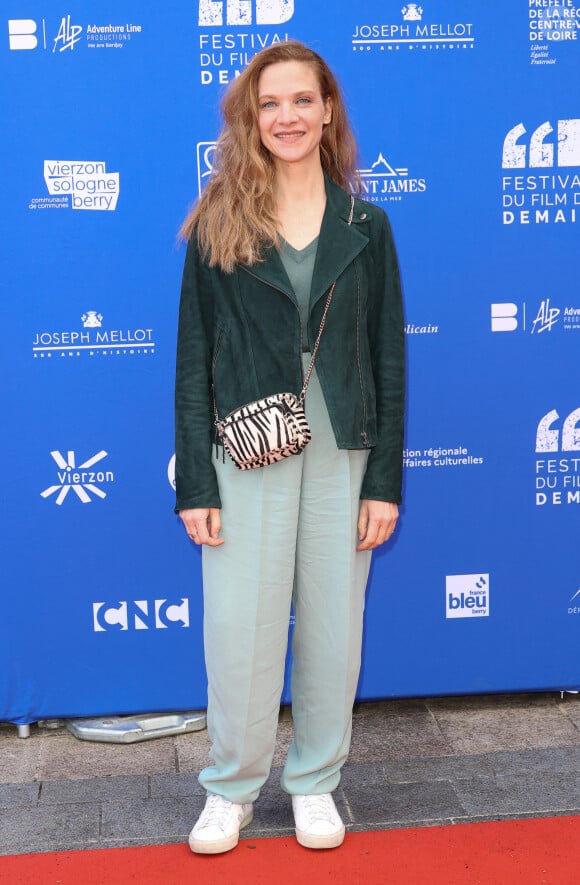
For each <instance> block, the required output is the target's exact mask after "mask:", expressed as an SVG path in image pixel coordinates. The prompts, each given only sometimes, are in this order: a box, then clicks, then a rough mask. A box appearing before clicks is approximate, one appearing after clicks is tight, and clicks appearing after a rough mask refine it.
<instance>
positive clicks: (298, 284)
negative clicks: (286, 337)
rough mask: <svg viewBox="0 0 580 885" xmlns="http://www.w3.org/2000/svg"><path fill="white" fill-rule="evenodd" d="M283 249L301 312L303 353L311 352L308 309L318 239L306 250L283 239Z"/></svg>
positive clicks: (289, 276) (287, 269)
mask: <svg viewBox="0 0 580 885" xmlns="http://www.w3.org/2000/svg"><path fill="white" fill-rule="evenodd" d="M280 240H281V242H282V249H281V251H280V258H281V259H282V264H283V265H284V270H285V271H286V273H287V274H288V279H289V280H290V282H291V283H292V288H293V289H294V294H295V295H296V300H297V301H298V309H299V310H300V323H301V325H302V352H303V353H305V352H306V351H308V350H310V345H309V343H308V307H309V304H310V289H311V288H312V273H313V271H314V262H315V260H316V251H317V249H318V237H316V239H315V240H312V242H311V243H309V244H308V246H306V247H305V248H304V249H295V248H294V246H291V245H290V243H287V242H286V240H284V239H283V238H282V237H280Z"/></svg>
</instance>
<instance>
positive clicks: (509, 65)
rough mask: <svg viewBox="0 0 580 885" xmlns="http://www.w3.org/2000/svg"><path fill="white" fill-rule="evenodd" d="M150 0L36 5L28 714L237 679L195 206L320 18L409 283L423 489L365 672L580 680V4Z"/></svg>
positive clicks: (19, 564) (88, 709) (10, 280)
mask: <svg viewBox="0 0 580 885" xmlns="http://www.w3.org/2000/svg"><path fill="white" fill-rule="evenodd" d="M512 6H513V8H512ZM133 7H134V4H133V6H131V4H126V3H124V2H121V3H120V4H118V3H117V4H112V3H109V2H107V3H100V4H96V3H94V2H89V3H87V4H84V5H83V9H82V10H76V11H75V10H74V9H67V8H66V7H63V6H61V5H59V3H57V2H55V0H45V2H44V3H42V4H38V3H33V4H32V5H31V6H30V7H25V6H23V5H22V4H21V3H20V2H12V3H11V5H10V4H9V6H8V7H6V9H5V18H4V25H3V27H4V28H5V40H4V45H3V47H2V48H1V49H0V60H1V63H2V65H3V73H4V74H5V82H7V83H9V84H10V89H9V90H8V91H7V100H6V105H5V113H6V120H5V121H4V122H5V128H6V131H9V132H10V138H9V139H8V138H7V139H5V140H4V142H3V144H2V146H1V147H0V151H4V152H5V155H3V162H4V169H5V176H4V184H5V191H6V194H5V199H4V204H3V207H4V210H5V215H6V216H7V218H6V235H5V245H6V247H7V254H8V256H9V261H8V262H7V265H6V272H5V274H4V276H3V286H4V288H3V299H2V303H3V310H4V313H5V316H4V318H3V320H4V321H3V325H2V329H3V336H4V338H3V354H4V357H5V359H6V367H5V371H4V373H3V377H4V379H5V381H6V391H7V392H6V397H5V411H4V414H3V418H4V426H5V428H11V430H10V431H9V432H6V433H5V434H4V435H3V440H2V446H3V451H2V455H3V458H4V463H6V464H13V465H20V466H19V468H18V469H14V470H12V471H10V472H9V475H8V478H7V479H6V482H5V488H4V492H3V494H4V498H5V500H6V503H7V507H6V513H7V520H6V525H5V526H4V534H5V537H6V538H7V540H8V541H9V544H8V550H9V555H8V565H7V579H6V580H7V586H8V587H12V588H14V592H12V591H10V592H9V593H8V594H7V596H8V598H7V601H6V605H7V611H6V617H5V618H4V619H3V621H4V626H3V627H1V628H0V633H1V631H4V632H5V634H6V635H4V636H1V635H0V639H1V640H3V641H0V720H3V719H6V720H9V721H14V722H19V721H20V722H26V721H33V720H34V719H40V718H43V719H44V718H51V717H53V716H62V715H70V716H81V715H88V716H89V715H95V716H96V715H101V714H102V715H105V714H108V713H110V712H111V711H113V710H114V711H115V712H118V713H125V712H126V713H132V712H143V711H147V710H178V709H192V708H195V707H196V706H203V705H204V704H205V700H206V685H205V672H204V667H203V649H202V610H201V568H200V551H199V550H198V549H197V548H196V547H195V545H192V544H190V543H189V541H188V540H187V538H186V536H185V534H184V532H183V530H182V528H181V526H180V522H179V520H178V517H177V516H175V514H174V513H173V505H174V490H175V458H174V456H173V454H172V453H173V451H174V447H173V446H174V441H173V418H172V385H173V372H174V346H175V333H176V319H177V302H178V296H179V285H180V278H181V269H182V262H183V257H184V250H183V248H181V247H180V246H179V244H178V243H177V242H176V232H177V230H178V229H179V225H180V222H181V220H182V218H183V215H184V213H185V212H186V211H187V206H188V205H190V204H191V202H192V201H193V200H195V199H196V197H197V196H198V195H199V194H200V193H201V191H202V189H203V187H204V186H205V184H206V182H207V180H208V179H209V178H210V177H211V175H212V171H213V158H214V151H215V147H216V139H217V136H218V128H217V126H218V112H217V108H218V104H219V101H220V99H221V96H222V95H223V92H224V90H225V88H226V87H227V84H228V83H230V82H231V81H232V80H233V79H234V78H235V77H236V76H238V75H239V73H240V72H241V71H242V70H243V69H244V67H245V66H246V64H247V63H248V61H249V60H250V58H251V57H252V55H253V54H254V53H255V52H256V51H258V50H259V49H261V48H264V47H267V46H271V45H274V44H277V43H279V42H281V41H283V40H286V39H288V38H298V39H302V40H304V41H305V42H308V43H310V44H311V45H312V46H313V47H314V48H315V49H316V50H318V51H320V52H321V54H322V55H323V56H325V57H327V58H328V60H329V61H330V62H331V64H332V66H333V68H334V70H335V71H336V73H337V75H338V78H339V80H340V81H341V83H342V84H343V86H344V89H345V93H346V96H347V100H348V104H349V108H350V113H351V116H352V121H353V125H354V129H355V132H356V134H357V139H358V143H359V162H358V166H359V174H360V178H361V182H362V196H363V197H364V198H365V199H367V200H369V201H371V202H373V203H375V204H377V205H378V206H379V207H381V208H382V209H384V210H385V211H386V212H387V213H388V215H389V218H390V221H391V224H392V227H393V231H394V235H395V239H396V242H397V246H398V252H399V258H400V264H401V268H402V274H403V283H404V292H405V302H406V319H405V333H406V341H407V352H408V358H409V371H408V390H409V410H408V416H407V436H406V442H405V451H404V467H405V493H404V505H403V508H402V516H401V520H400V525H399V527H398V529H397V532H396V534H395V539H394V540H393V541H392V542H390V543H389V545H388V546H387V547H386V548H385V550H384V553H381V555H379V556H376V558H375V561H374V566H373V570H372V586H371V589H370V593H369V599H368V605H367V632H366V640H365V650H364V655H365V662H364V664H365V665H364V667H363V675H362V677H361V682H360V685H359V696H360V697H361V698H376V697H394V696H399V697H404V696H415V697H416V696H422V695H430V694H454V693H470V692H479V691H485V692H493V691H510V690H512V691H520V690H525V691H528V690H536V689H538V690H549V689H560V688H562V689H575V688H580V657H579V656H578V653H577V633H576V625H577V621H576V620H575V616H576V615H577V614H578V613H580V597H579V594H580V590H579V589H578V586H579V581H580V571H579V567H578V566H579V563H578V554H577V548H578V533H577V525H578V513H579V510H578V508H577V507H576V506H574V505H577V504H580V400H579V394H578V384H577V374H578V373H577V353H578V342H579V341H580V338H579V337H578V336H579V334H580V291H579V287H578V271H577V254H578V229H579V228H578V221H579V220H580V101H579V100H578V98H577V96H576V92H577V90H575V89H574V84H576V83H577V82H579V81H580V52H579V46H580V43H579V40H580V38H579V37H578V30H579V24H580V18H579V10H580V6H578V4H576V3H574V2H572V0H558V2H556V0H554V2H552V0H550V2H548V0H529V2H527V3H524V4H508V5H507V6H505V7H502V14H501V27H499V26H498V13H497V10H496V9H494V8H492V5H489V4H488V5H486V4H481V3H476V2H475V0H464V2H456V0H424V2H422V3H407V2H402V0H399V2H394V0H385V2H384V3H381V4H377V3H375V2H371V0H360V2H359V3H357V4H353V3H351V2H347V0H337V2H336V3H334V4H333V6H332V9H331V10H329V8H327V7H326V6H323V5H320V4H312V3H306V2H305V0H194V2H191V0H187V2H185V0H178V2H177V3H176V4H174V5H173V7H172V12H171V16H170V18H169V19H168V18H167V12H166V10H165V9H164V8H161V7H159V8H157V7H155V5H148V6H147V8H140V10H139V12H138V13H136V12H135V9H134V8H133ZM330 18H331V19H332V27H331V28H330V27H329V20H330ZM99 59H100V61H99ZM51 158H52V159H51ZM49 210H50V211H49ZM54 210H59V211H54ZM61 210H62V211H61ZM22 465H25V469H24V470H22V469H21V467H22ZM478 569H484V570H485V571H484V572H480V571H478ZM492 581H493V606H491V605H490V585H491V582H492ZM375 588H376V589H375ZM443 594H444V597H445V603H444V604H443ZM524 600H525V602H524ZM47 612H50V613H51V614H50V615H47ZM47 618H50V622H51V623H50V629H49V630H47ZM514 631H515V632H516V633H517V635H518V636H519V637H521V642H520V645H519V647H518V654H517V655H515V654H513V649H511V648H510V647H509V644H506V642H505V636H506V635H508V633H509V634H510V635H513V634H514ZM385 637H388V641H386V639H385ZM540 645H541V647H548V646H549V647H550V648H552V649H553V654H552V655H551V656H550V660H549V661H547V660H546V658H545V656H538V655H537V648H538V647H540ZM19 648H20V649H22V648H26V649H27V655H26V657H25V658H24V657H23V656H22V655H21V654H19V661H20V666H19V668H18V669H17V671H16V672H15V670H14V668H13V667H10V666H9V660H10V655H14V654H18V649H19ZM490 648H493V650H494V653H493V655H490V653H489V649H490ZM5 656H6V659H5ZM468 657H469V659H470V660H472V661H477V662H478V663H477V666H476V667H466V666H465V661H466V660H467V659H468ZM63 672H66V673H67V674H68V675H67V679H66V681H64V682H63V679H62V673H63ZM121 674H122V678H121ZM87 685H90V687H91V690H90V692H87V688H86V686H87ZM284 699H285V700H288V699H289V687H288V686H286V687H285V689H284Z"/></svg>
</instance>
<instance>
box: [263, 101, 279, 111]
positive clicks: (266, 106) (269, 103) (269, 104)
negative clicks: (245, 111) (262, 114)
mask: <svg viewBox="0 0 580 885" xmlns="http://www.w3.org/2000/svg"><path fill="white" fill-rule="evenodd" d="M275 104H276V103H275V102H274V101H265V102H264V103H263V104H261V105H260V110H261V111H267V110H269V108H273V107H274V106H275Z"/></svg>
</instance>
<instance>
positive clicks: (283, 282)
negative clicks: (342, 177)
mask: <svg viewBox="0 0 580 885" xmlns="http://www.w3.org/2000/svg"><path fill="white" fill-rule="evenodd" d="M325 183H326V209H325V210H324V216H323V218H322V226H321V228H320V238H319V240H318V249H317V252H316V261H315V264H314V272H313V275H312V287H311V290H310V309H311V310H312V307H313V306H314V304H316V302H317V301H318V300H319V299H320V298H322V296H323V295H325V294H326V293H327V292H328V290H329V289H330V287H331V286H332V284H333V283H334V281H335V280H336V279H337V278H338V277H339V276H340V274H341V273H342V272H343V270H344V269H345V268H346V267H348V265H349V264H350V263H351V261H353V260H354V259H355V258H356V256H357V255H359V254H360V252H362V250H363V249H364V248H365V246H366V245H367V243H368V242H369V239H368V237H367V236H366V234H364V233H363V232H362V231H361V230H360V229H359V228H358V225H357V224H352V225H350V226H349V224H348V217H349V214H350V196H349V195H348V194H347V193H346V191H344V190H343V189H342V188H341V187H339V186H338V185H337V184H335V183H334V182H333V181H331V180H330V179H329V178H328V177H327V176H325ZM241 270H242V271H245V272H246V273H249V274H251V275H252V276H254V277H257V278H258V279H260V280H263V282H265V283H267V284H268V285H269V286H273V287H274V288H275V289H278V290H280V291H281V292H283V293H284V294H285V295H288V296H289V298H291V299H292V300H293V301H294V302H295V303H296V295H295V294H294V290H293V289H292V285H291V283H290V280H289V279H288V275H287V274H286V271H285V270H284V265H283V264H282V259H281V258H280V255H279V254H278V250H277V249H275V248H271V249H268V250H267V251H266V252H265V253H264V261H262V262H260V263H257V264H253V265H252V267H243V266H242V267H241Z"/></svg>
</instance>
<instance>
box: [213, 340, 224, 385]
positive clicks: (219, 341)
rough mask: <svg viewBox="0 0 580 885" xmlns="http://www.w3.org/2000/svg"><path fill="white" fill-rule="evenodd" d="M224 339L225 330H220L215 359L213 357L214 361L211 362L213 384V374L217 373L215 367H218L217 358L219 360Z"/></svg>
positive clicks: (214, 353)
mask: <svg viewBox="0 0 580 885" xmlns="http://www.w3.org/2000/svg"><path fill="white" fill-rule="evenodd" d="M223 337H224V329H220V333H219V335H218V340H217V344H216V347H215V350H214V352H213V357H212V361H211V375H212V382H213V373H214V371H215V367H216V363H217V358H218V356H219V352H220V349H221V346H222V341H223Z"/></svg>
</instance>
